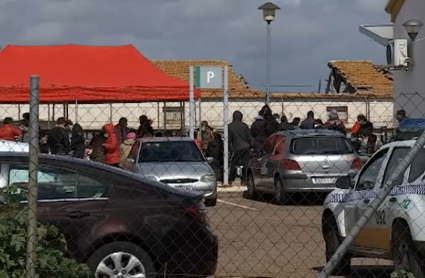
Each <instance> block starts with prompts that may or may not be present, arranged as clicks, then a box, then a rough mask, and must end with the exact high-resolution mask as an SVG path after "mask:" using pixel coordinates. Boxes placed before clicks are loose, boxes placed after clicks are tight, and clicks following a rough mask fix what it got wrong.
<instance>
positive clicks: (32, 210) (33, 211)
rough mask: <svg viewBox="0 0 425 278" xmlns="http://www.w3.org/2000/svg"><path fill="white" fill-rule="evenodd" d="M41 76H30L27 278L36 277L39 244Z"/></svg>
mask: <svg viewBox="0 0 425 278" xmlns="http://www.w3.org/2000/svg"><path fill="white" fill-rule="evenodd" d="M39 98H40V92H39V77H38V76H35V75H32V76H31V77H30V126H29V129H30V145H29V150H30V153H29V183H28V226H27V260H26V278H35V277H36V276H35V257H36V245H37V242H36V240H37V182H38V180H37V179H38V177H37V174H38V153H39V134H38V133H39V122H38V118H39V101H40V99H39Z"/></svg>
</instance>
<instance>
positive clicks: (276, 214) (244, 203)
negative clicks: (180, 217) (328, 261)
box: [209, 190, 392, 278]
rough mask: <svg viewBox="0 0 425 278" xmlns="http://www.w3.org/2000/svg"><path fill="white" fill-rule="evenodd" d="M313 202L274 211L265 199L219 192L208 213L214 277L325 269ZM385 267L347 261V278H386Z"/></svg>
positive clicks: (301, 274)
mask: <svg viewBox="0 0 425 278" xmlns="http://www.w3.org/2000/svg"><path fill="white" fill-rule="evenodd" d="M317 199H318V198H315V197H310V198H307V199H305V200H304V201H303V202H301V203H300V204H298V205H288V206H277V205H274V204H273V202H272V198H271V197H269V198H266V200H264V201H251V200H246V199H244V198H243V192H242V191H239V192H231V193H230V192H226V190H222V191H221V192H220V193H219V202H218V204H217V206H216V207H214V208H209V216H210V218H211V222H212V225H213V229H214V231H215V232H216V234H217V235H218V236H219V239H220V241H219V242H220V253H219V266H218V270H217V274H216V277H261V278H262V277H315V275H316V274H318V273H319V271H320V269H321V267H323V265H324V263H325V258H324V242H323V238H322V235H321V227H320V221H321V218H320V215H321V209H322V207H321V201H320V200H319V201H317ZM315 200H316V201H315ZM312 203H313V204H312ZM390 264H391V262H388V261H378V260H372V259H367V260H365V259H362V260H360V259H356V260H353V265H356V266H355V267H353V269H354V271H355V273H354V274H353V275H352V277H382V278H387V277H389V274H390V273H391V271H392V269H391V267H388V265H390ZM357 265H359V266H357ZM377 265H382V266H377ZM385 265H387V266H385Z"/></svg>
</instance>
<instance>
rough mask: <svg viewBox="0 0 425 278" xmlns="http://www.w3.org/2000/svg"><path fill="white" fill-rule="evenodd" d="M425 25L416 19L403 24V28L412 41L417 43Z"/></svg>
mask: <svg viewBox="0 0 425 278" xmlns="http://www.w3.org/2000/svg"><path fill="white" fill-rule="evenodd" d="M423 25H424V24H423V23H422V22H420V21H419V20H416V19H411V20H408V21H406V22H405V23H403V27H404V29H405V30H406V32H407V34H408V35H409V38H410V39H411V40H412V41H415V39H416V37H417V35H418V34H419V31H420V30H421V28H422V26H423Z"/></svg>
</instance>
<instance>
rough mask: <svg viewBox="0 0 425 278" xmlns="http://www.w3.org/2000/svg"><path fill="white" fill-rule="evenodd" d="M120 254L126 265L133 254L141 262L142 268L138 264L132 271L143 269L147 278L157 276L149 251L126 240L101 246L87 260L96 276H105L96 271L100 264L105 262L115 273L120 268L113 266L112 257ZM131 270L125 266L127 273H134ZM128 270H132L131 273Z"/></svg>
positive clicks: (97, 277) (98, 277)
mask: <svg viewBox="0 0 425 278" xmlns="http://www.w3.org/2000/svg"><path fill="white" fill-rule="evenodd" d="M117 254H118V255H117ZM119 255H121V262H122V263H124V265H125V262H126V261H127V262H128V258H130V256H133V259H134V258H136V259H137V260H138V262H140V263H141V266H142V268H140V266H137V267H135V268H133V269H131V270H132V271H139V272H140V271H142V270H143V271H144V273H145V275H146V278H155V277H157V273H156V270H155V266H154V264H153V262H152V259H151V257H150V256H149V255H148V253H146V252H145V251H144V250H143V249H142V248H140V247H139V246H137V245H135V244H132V243H130V242H125V241H116V242H112V243H109V244H106V245H104V246H102V247H100V248H99V249H97V250H96V251H94V253H93V254H92V255H91V256H90V258H89V259H88V260H87V265H88V266H89V268H90V269H91V271H92V272H93V273H94V274H95V277H96V278H100V277H104V276H99V275H98V274H96V271H97V268H98V267H99V265H100V264H101V263H102V262H103V263H104V264H106V265H107V266H108V267H109V268H110V269H111V273H114V271H118V270H116V269H115V267H114V266H113V261H112V259H111V257H112V256H116V257H115V258H117V257H118V256H119ZM131 270H125V267H123V270H122V271H126V272H125V273H127V274H134V272H131ZM128 271H130V273H129V272H128ZM125 273H121V274H122V275H126V274H125ZM136 273H137V272H136ZM118 274H119V273H118ZM114 275H117V274H114ZM111 277H115V276H111Z"/></svg>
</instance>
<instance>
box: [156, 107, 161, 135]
mask: <svg viewBox="0 0 425 278" xmlns="http://www.w3.org/2000/svg"><path fill="white" fill-rule="evenodd" d="M159 114H160V112H159V101H158V102H157V103H156V121H157V122H158V123H157V125H158V127H157V129H160V127H161V120H160V119H159Z"/></svg>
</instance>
